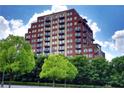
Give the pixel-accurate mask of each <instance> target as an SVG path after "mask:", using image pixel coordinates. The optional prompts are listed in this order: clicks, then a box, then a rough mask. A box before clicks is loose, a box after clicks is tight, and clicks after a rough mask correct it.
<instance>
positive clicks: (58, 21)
mask: <svg viewBox="0 0 124 93" xmlns="http://www.w3.org/2000/svg"><path fill="white" fill-rule="evenodd" d="M25 38H26V40H27V41H29V43H30V44H31V45H32V49H33V51H34V52H35V53H37V54H40V53H44V54H46V55H48V54H50V53H61V54H64V55H65V56H75V55H84V56H87V57H89V58H94V57H96V56H102V57H104V56H105V54H104V52H102V51H101V46H100V45H98V44H93V41H94V39H93V31H92V30H91V29H90V27H89V26H88V24H87V20H86V19H83V18H82V17H81V16H80V15H79V14H78V13H77V12H76V11H75V10H74V9H70V10H66V11H61V12H57V13H52V14H49V15H45V16H40V17H38V18H37V22H34V23H32V24H31V28H29V29H28V33H26V35H25Z"/></svg>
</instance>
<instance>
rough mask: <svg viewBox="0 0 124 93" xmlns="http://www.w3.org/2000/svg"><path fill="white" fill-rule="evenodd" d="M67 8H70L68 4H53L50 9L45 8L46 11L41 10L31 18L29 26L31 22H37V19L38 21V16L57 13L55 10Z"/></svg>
mask: <svg viewBox="0 0 124 93" xmlns="http://www.w3.org/2000/svg"><path fill="white" fill-rule="evenodd" d="M67 9H68V8H67V6H65V5H53V6H52V7H51V9H50V10H45V11H43V12H41V13H35V14H34V15H33V16H32V17H31V18H30V20H29V22H28V24H27V26H30V24H31V23H32V22H36V21H37V17H39V16H43V15H47V14H51V13H55V12H58V11H64V10H67Z"/></svg>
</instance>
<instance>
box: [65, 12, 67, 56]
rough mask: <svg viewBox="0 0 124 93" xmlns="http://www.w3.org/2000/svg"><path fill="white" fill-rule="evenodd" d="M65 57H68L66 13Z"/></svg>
mask: <svg viewBox="0 0 124 93" xmlns="http://www.w3.org/2000/svg"><path fill="white" fill-rule="evenodd" d="M65 56H67V13H66V12H65Z"/></svg>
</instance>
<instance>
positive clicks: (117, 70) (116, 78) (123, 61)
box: [109, 56, 124, 87]
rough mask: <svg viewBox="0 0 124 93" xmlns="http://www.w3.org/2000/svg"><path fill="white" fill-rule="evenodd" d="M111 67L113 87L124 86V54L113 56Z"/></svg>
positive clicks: (111, 83)
mask: <svg viewBox="0 0 124 93" xmlns="http://www.w3.org/2000/svg"><path fill="white" fill-rule="evenodd" d="M110 69H111V70H110V71H111V75H110V81H109V84H110V85H111V86H113V87H124V56H121V57H116V58H113V59H112V61H111V63H110Z"/></svg>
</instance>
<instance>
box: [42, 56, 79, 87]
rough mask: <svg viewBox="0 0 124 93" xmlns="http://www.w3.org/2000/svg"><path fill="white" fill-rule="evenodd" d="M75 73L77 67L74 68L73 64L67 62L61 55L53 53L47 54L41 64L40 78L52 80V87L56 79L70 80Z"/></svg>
mask: <svg viewBox="0 0 124 93" xmlns="http://www.w3.org/2000/svg"><path fill="white" fill-rule="evenodd" d="M69 66H70V67H69ZM76 73H77V69H76V68H74V66H73V65H72V64H71V63H69V61H68V60H67V59H66V58H65V57H64V56H63V55H57V54H53V55H49V56H48V58H47V59H45V63H44V64H43V66H42V71H41V73H40V78H48V79H51V80H53V87H54V86H55V81H56V80H66V79H70V80H71V79H73V78H74V77H75V76H76ZM69 75H70V76H69Z"/></svg>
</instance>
